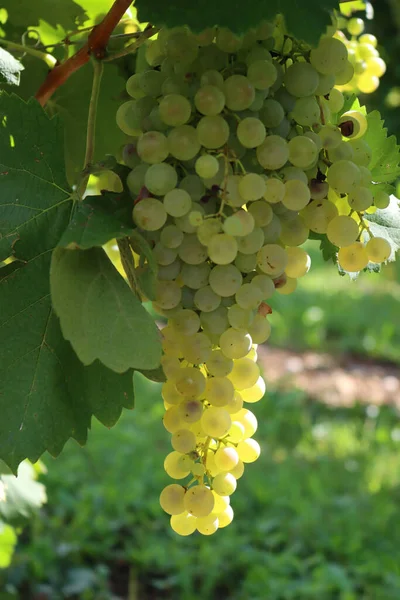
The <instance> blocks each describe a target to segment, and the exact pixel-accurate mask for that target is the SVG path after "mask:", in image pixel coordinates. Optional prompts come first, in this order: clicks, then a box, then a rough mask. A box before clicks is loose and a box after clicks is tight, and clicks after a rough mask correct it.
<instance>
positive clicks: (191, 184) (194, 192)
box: [179, 175, 206, 202]
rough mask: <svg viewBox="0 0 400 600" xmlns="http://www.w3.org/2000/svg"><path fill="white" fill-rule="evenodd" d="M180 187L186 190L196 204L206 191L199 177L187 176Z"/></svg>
mask: <svg viewBox="0 0 400 600" xmlns="http://www.w3.org/2000/svg"><path fill="white" fill-rule="evenodd" d="M179 187H180V188H182V189H183V190H185V191H186V192H187V193H188V194H189V195H190V197H191V198H192V200H193V201H194V202H198V201H199V200H200V199H201V198H202V197H203V195H204V193H205V191H206V188H205V187H204V183H203V181H202V180H201V179H200V177H199V176H198V175H186V177H184V178H183V179H182V181H181V182H180V184H179Z"/></svg>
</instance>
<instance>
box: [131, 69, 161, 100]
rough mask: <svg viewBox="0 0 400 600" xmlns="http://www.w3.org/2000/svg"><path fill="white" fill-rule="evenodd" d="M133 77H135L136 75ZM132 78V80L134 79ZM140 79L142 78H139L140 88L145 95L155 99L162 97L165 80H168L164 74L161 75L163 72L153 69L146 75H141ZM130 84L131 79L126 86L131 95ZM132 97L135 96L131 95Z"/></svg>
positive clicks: (145, 73) (146, 72)
mask: <svg viewBox="0 0 400 600" xmlns="http://www.w3.org/2000/svg"><path fill="white" fill-rule="evenodd" d="M132 77H134V75H133V76H132ZM132 77H131V78H130V79H132ZM139 77H140V78H139V86H140V88H141V89H142V90H143V93H144V94H145V95H146V96H152V97H153V98H157V97H158V96H161V93H162V92H161V88H162V84H163V82H164V80H165V79H166V77H165V75H164V73H161V71H155V70H154V69H151V70H150V71H145V72H144V73H140V76H139ZM128 83H129V79H128V82H127V84H126V89H127V92H128V94H130V92H129V89H128ZM130 95H131V96H133V94H130ZM133 97H135V96H133Z"/></svg>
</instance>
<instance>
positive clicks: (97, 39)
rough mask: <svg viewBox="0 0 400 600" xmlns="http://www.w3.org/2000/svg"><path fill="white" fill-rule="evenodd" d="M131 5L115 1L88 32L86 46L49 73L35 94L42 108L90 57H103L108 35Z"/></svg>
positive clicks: (128, 0) (130, 0) (124, 0)
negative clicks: (102, 17) (99, 21)
mask: <svg viewBox="0 0 400 600" xmlns="http://www.w3.org/2000/svg"><path fill="white" fill-rule="evenodd" d="M131 4H132V0H115V2H114V4H113V5H112V7H111V8H110V10H109V11H108V13H107V14H106V16H105V17H104V19H103V20H102V21H101V23H99V24H98V25H96V26H95V27H94V28H93V29H92V31H91V32H90V34H89V36H88V39H87V42H86V44H85V45H84V46H83V47H82V48H81V49H80V50H78V52H76V54H74V55H73V56H71V57H70V58H68V59H67V60H66V61H65V62H63V63H62V64H61V65H58V66H56V67H54V69H53V70H52V71H50V73H49V74H48V75H47V77H46V79H45V81H44V82H43V83H42V85H41V86H40V88H39V89H38V91H37V93H36V99H37V100H38V102H40V104H41V105H42V106H44V105H45V104H46V102H47V101H48V100H49V99H50V98H51V96H52V95H53V94H54V92H55V91H56V89H58V88H59V87H60V86H61V85H62V84H63V83H65V82H66V81H67V79H68V78H69V77H70V76H71V75H72V74H73V73H75V72H76V71H78V69H80V68H81V67H83V65H85V64H86V63H87V62H89V59H90V55H93V56H95V57H96V58H98V59H99V58H102V57H103V55H104V52H105V48H106V46H107V43H108V40H109V38H110V35H111V34H112V32H113V31H114V29H115V27H116V26H117V25H118V23H119V21H120V20H121V18H122V15H123V14H124V13H125V11H126V10H127V9H128V8H129V6H130V5H131Z"/></svg>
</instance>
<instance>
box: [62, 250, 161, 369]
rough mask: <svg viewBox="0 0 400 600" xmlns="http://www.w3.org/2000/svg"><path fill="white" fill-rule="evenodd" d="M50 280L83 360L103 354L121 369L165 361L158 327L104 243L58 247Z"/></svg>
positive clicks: (67, 334) (68, 336)
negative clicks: (106, 251)
mask: <svg viewBox="0 0 400 600" xmlns="http://www.w3.org/2000/svg"><path fill="white" fill-rule="evenodd" d="M50 281H51V296H52V301H53V306H54V309H55V311H56V313H57V315H58V316H59V317H60V322H61V329H62V331H63V335H64V337H65V338H66V339H67V340H69V341H70V342H71V344H72V346H73V347H74V349H75V351H76V353H77V355H78V356H79V358H80V360H81V361H82V362H83V364H85V365H90V364H91V363H92V362H93V361H94V360H96V359H99V360H100V361H101V362H102V363H103V364H104V365H106V366H107V367H109V368H110V369H113V370H114V371H116V372H117V373H123V372H124V371H126V370H127V369H129V368H135V369H156V368H157V367H158V366H159V364H160V359H161V341H160V336H159V332H158V329H157V327H156V325H155V323H154V321H153V319H152V318H151V317H150V315H149V313H148V312H147V311H146V310H145V308H144V307H143V306H142V303H141V302H140V301H139V300H138V299H137V298H136V297H135V296H134V294H133V293H132V290H131V289H130V288H129V286H128V285H127V283H126V282H125V280H124V279H123V278H122V277H121V275H120V274H119V273H118V271H117V270H116V269H115V268H114V267H113V266H112V264H111V262H110V261H109V259H108V258H107V256H106V254H105V252H104V251H103V250H102V249H101V248H92V249H91V250H85V251H83V250H65V249H63V248H57V249H56V250H55V252H54V254H53V260H52V266H51V272H50Z"/></svg>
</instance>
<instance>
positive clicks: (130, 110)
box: [115, 100, 142, 136]
mask: <svg viewBox="0 0 400 600" xmlns="http://www.w3.org/2000/svg"><path fill="white" fill-rule="evenodd" d="M135 107H136V101H135V100H128V102H124V104H121V106H120V107H119V108H118V110H117V113H116V115H115V119H116V122H117V125H118V127H119V128H120V129H121V131H123V132H124V133H126V135H132V136H137V135H140V134H141V133H142V132H141V129H140V125H139V126H138V123H137V118H136V114H135Z"/></svg>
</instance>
